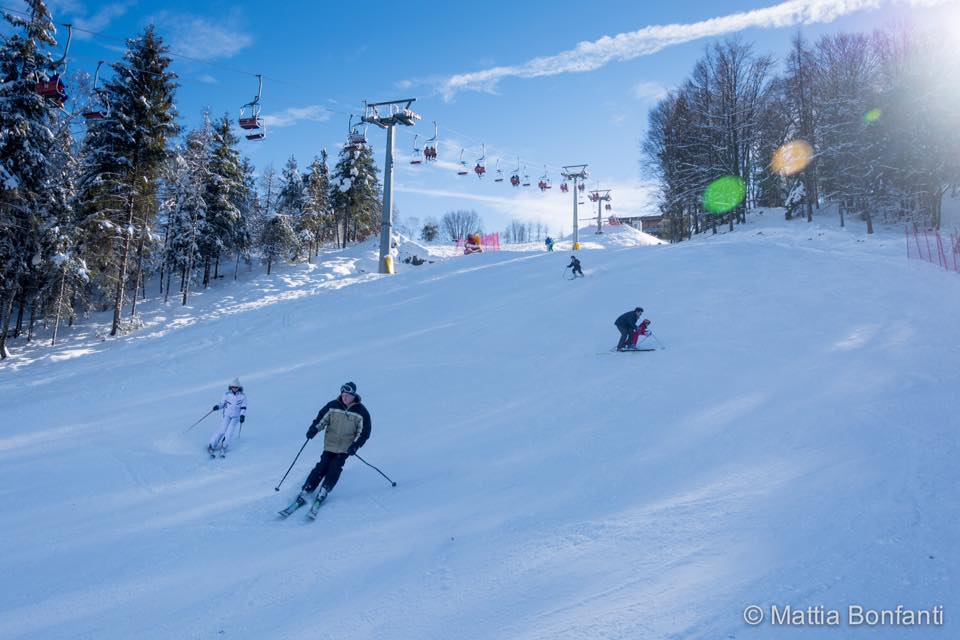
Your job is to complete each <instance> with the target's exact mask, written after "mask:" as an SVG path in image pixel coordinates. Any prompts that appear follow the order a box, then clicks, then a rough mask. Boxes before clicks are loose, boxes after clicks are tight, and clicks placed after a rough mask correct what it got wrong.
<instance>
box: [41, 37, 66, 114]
mask: <svg viewBox="0 0 960 640" xmlns="http://www.w3.org/2000/svg"><path fill="white" fill-rule="evenodd" d="M64 26H65V27H66V28H67V46H65V47H64V48H63V55H62V56H61V57H60V59H59V60H56V61H55V62H53V63H52V64H51V65H50V70H51V71H53V74H52V75H50V76H49V77H47V76H44V77H39V78H37V84H36V85H35V87H34V91H36V92H37V94H39V95H40V97H41V98H44V99H45V100H49V101H50V102H51V103H52V104H54V105H55V106H56V107H58V108H60V109H62V108H63V104H64V103H65V102H66V101H67V100H68V99H69V97H68V96H67V85H65V84H64V83H63V75H64V74H66V70H67V54H68V53H69V52H70V42H71V41H72V40H73V25H71V24H67V25H64Z"/></svg>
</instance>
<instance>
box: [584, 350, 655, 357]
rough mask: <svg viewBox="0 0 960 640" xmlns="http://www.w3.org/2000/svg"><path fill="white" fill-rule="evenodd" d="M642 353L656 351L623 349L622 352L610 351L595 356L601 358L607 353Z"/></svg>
mask: <svg viewBox="0 0 960 640" xmlns="http://www.w3.org/2000/svg"><path fill="white" fill-rule="evenodd" d="M643 351H656V349H624V350H623V351H617V350H616V349H611V350H610V351H601V352H600V353H598V354H597V355H598V356H602V355H604V354H607V353H641V352H643Z"/></svg>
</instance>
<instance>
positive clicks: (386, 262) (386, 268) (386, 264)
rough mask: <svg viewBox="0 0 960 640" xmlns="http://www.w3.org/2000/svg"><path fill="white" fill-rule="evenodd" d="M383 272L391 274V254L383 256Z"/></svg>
mask: <svg viewBox="0 0 960 640" xmlns="http://www.w3.org/2000/svg"><path fill="white" fill-rule="evenodd" d="M383 273H389V274H390V275H393V256H383Z"/></svg>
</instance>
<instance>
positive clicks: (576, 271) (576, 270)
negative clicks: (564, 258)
mask: <svg viewBox="0 0 960 640" xmlns="http://www.w3.org/2000/svg"><path fill="white" fill-rule="evenodd" d="M571 267H573V277H574V278H576V277H577V276H580V277H581V278H582V277H583V269H581V268H580V261H579V260H577V256H570V264H568V265H567V269H569V268H571Z"/></svg>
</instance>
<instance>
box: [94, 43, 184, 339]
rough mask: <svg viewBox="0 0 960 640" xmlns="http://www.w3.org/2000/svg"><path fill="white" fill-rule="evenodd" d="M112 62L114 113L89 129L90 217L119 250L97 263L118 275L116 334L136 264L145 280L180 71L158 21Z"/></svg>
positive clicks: (105, 241) (102, 240)
mask: <svg viewBox="0 0 960 640" xmlns="http://www.w3.org/2000/svg"><path fill="white" fill-rule="evenodd" d="M112 66H113V71H114V76H113V78H112V79H110V80H108V81H106V82H105V83H104V91H105V92H106V95H107V96H108V100H109V102H110V105H111V115H110V118H107V119H105V120H103V121H102V122H100V123H98V125H97V126H95V127H92V128H91V129H90V131H89V133H88V139H87V147H88V150H87V155H88V157H89V161H88V163H87V167H86V174H87V175H86V177H85V184H86V188H87V190H86V193H85V195H84V206H85V216H84V218H85V221H86V227H87V231H88V233H89V234H90V235H93V236H95V237H94V238H92V239H91V240H90V241H91V242H96V243H97V244H99V245H101V246H102V247H103V248H107V247H110V245H112V249H113V251H112V254H113V255H112V256H110V258H108V259H101V260H100V261H98V264H97V265H96V266H97V267H98V269H104V270H105V271H106V270H110V271H113V272H114V273H115V275H114V276H113V283H112V284H113V288H114V294H113V324H112V327H111V329H110V335H116V334H117V333H118V332H119V331H120V310H121V308H122V306H123V301H124V295H125V291H126V286H127V279H128V272H129V271H130V270H131V263H133V267H134V269H135V275H134V278H133V281H134V283H139V280H140V272H141V270H142V266H143V259H144V256H145V253H146V252H147V251H149V250H150V246H149V244H148V240H149V239H150V238H152V234H151V231H150V229H151V225H152V223H153V221H154V219H155V217H156V213H157V207H158V201H157V185H158V177H159V176H160V174H161V172H162V170H163V167H164V162H165V161H166V159H167V155H168V148H167V146H168V142H169V140H170V139H172V138H173V137H174V136H175V135H176V134H177V131H178V127H177V124H176V115H177V114H176V108H175V106H174V93H175V91H176V87H177V85H176V82H175V80H176V75H175V74H174V73H172V72H170V71H169V70H168V67H169V66H170V58H169V57H168V56H167V47H166V46H165V45H164V43H163V39H162V38H161V37H160V36H159V35H158V34H157V32H156V30H155V29H154V27H153V26H152V25H151V26H148V27H147V28H146V29H145V30H144V32H143V34H142V35H140V36H139V37H137V38H133V39H130V40H128V41H127V50H126V52H125V53H124V58H123V60H122V61H121V62H118V63H116V64H114V65H112ZM96 236H100V237H96ZM100 275H106V273H101V274H100ZM135 299H136V295H134V300H135ZM135 311H136V309H135V308H133V309H132V313H134V312H135Z"/></svg>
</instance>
